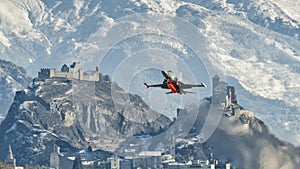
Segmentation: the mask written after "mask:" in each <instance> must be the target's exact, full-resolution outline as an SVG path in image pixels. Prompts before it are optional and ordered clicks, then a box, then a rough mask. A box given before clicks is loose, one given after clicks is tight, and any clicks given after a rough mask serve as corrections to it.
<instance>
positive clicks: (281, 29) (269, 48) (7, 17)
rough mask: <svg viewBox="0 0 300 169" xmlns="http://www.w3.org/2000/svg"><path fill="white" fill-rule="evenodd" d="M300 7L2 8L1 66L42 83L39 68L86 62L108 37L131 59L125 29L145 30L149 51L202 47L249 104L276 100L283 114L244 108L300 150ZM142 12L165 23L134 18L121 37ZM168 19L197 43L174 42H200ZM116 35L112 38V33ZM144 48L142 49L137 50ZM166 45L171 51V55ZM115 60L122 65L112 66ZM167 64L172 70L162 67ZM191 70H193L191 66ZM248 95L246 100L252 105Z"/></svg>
mask: <svg viewBox="0 0 300 169" xmlns="http://www.w3.org/2000/svg"><path fill="white" fill-rule="evenodd" d="M299 4H300V1H299V0H298V1H289V2H286V1H281V0H276V1H270V0H259V1H255V0H246V1H241V0H227V1H225V0H214V1H205V0H200V1H198V0H183V1H172V0H128V1H123V0H116V1H97V0H85V1H83V0H74V1H68V0H58V1H46V0H26V1H18V0H9V1H1V2H0V20H1V22H0V49H1V50H0V51H1V59H5V60H9V61H12V62H14V63H15V64H17V65H22V66H24V67H25V69H26V70H27V71H28V72H29V73H31V75H32V76H36V72H37V71H38V69H40V68H41V67H57V66H60V65H62V64H63V63H69V62H71V61H73V60H74V59H78V58H80V57H81V55H82V50H86V49H87V47H86V46H88V47H89V48H88V49H89V52H91V53H94V54H95V53H97V50H99V46H100V47H101V45H103V46H105V45H107V43H109V42H108V41H105V42H104V43H103V39H105V38H107V37H112V38H110V39H111V41H112V42H113V39H114V38H115V39H116V40H118V38H120V37H121V39H119V40H121V41H119V42H120V43H122V42H123V41H125V42H126V43H127V44H129V47H128V45H127V47H128V48H127V47H126V43H123V44H124V45H123V46H122V48H119V47H120V46H117V45H116V46H115V48H113V49H115V50H116V51H117V53H116V54H120V55H121V54H125V55H126V54H128V51H130V50H132V49H130V46H131V45H132V39H128V36H125V37H124V38H122V36H123V34H122V33H124V32H122V31H125V30H127V32H125V33H128V32H130V31H132V32H134V31H137V30H139V29H142V30H144V31H142V32H139V33H140V34H142V35H143V38H142V40H141V41H140V42H141V43H143V42H147V44H150V45H148V47H149V46H150V47H152V48H154V47H153V45H154V44H155V45H157V44H158V45H159V46H161V48H159V50H157V51H159V52H158V53H163V52H160V51H167V52H166V53H167V54H170V52H171V51H174V50H177V51H179V52H181V53H183V54H185V53H187V56H189V54H190V52H189V50H185V49H186V47H187V46H189V47H191V48H194V49H195V48H196V49H197V50H196V51H195V52H196V53H197V54H199V53H201V57H202V59H203V58H207V62H205V66H206V67H209V68H210V67H212V68H211V69H213V70H214V71H215V72H217V73H224V75H225V76H228V77H233V78H234V79H237V81H238V82H237V83H238V84H240V85H241V90H243V91H245V92H246V93H250V95H251V97H253V98H251V100H255V99H257V98H263V99H265V101H266V102H264V103H266V104H263V105H264V106H267V107H272V106H274V104H275V103H276V101H279V102H280V103H282V104H279V105H276V106H279V107H280V111H277V112H273V111H272V109H267V108H264V106H262V104H261V102H255V101H253V102H246V101H245V103H243V105H244V106H245V108H247V109H250V110H260V111H255V113H257V116H258V117H260V118H262V120H263V121H265V122H266V124H267V125H269V126H270V128H271V130H272V131H274V132H275V133H276V134H277V135H278V136H279V137H282V138H283V135H282V133H290V134H289V136H284V138H285V139H286V140H288V141H290V142H293V143H294V144H296V145H299V144H300V136H299V130H300V124H299V123H298V121H299V119H300V115H299V112H300V106H299V104H298V103H299V99H300V93H299V91H300V90H299V89H300V86H299V84H300V83H299V80H300V74H299V73H300V68H299V65H300V64H299V62H300V42H299V39H300V37H299V34H300V29H299V26H300V17H299V10H297V9H299ZM297 7H298V8H297ZM142 12H146V14H145V15H148V14H149V15H151V14H153V13H156V14H159V15H160V16H161V18H159V19H158V20H153V24H151V25H147V24H145V25H143V24H142V21H141V20H139V19H138V18H136V19H133V20H130V22H131V25H130V27H124V29H123V30H118V31H121V32H119V33H118V32H113V31H112V30H114V29H113V28H114V26H116V25H120V24H121V23H122V21H124V19H123V18H124V17H126V16H129V15H132V14H135V13H142ZM164 16H166V17H168V18H170V17H180V18H181V19H183V20H185V21H187V22H189V23H191V24H192V25H193V26H195V27H196V30H197V34H198V35H195V37H198V38H197V41H191V43H189V44H185V42H182V41H179V40H176V38H177V39H180V38H179V37H182V36H194V34H195V32H191V31H190V29H188V28H189V27H190V26H187V27H182V28H181V30H180V28H179V27H176V24H170V22H165V23H164V22H163V19H164ZM149 18H151V17H149ZM127 22H128V20H127ZM163 29H165V30H163ZM99 30H100V31H99ZM145 30H146V31H145ZM110 31H111V33H114V35H111V34H109V32H110ZM99 33H101V34H100V35H101V36H100V35H99ZM146 33H151V34H147V35H146ZM129 35H130V36H135V35H132V34H129ZM164 35H165V36H164ZM167 35H170V36H168V37H173V39H172V38H169V40H170V39H171V40H170V41H169V44H167V45H166V44H163V42H166V41H164V40H165V39H166V37H167ZM95 36H96V37H97V38H100V39H98V41H99V43H100V42H101V43H102V44H97V43H96V45H95V42H97V41H95V40H91V38H92V37H95ZM130 36H129V37H130ZM174 37H175V38H174ZM126 38H127V39H126ZM122 40H123V41H122ZM129 42H130V43H129ZM193 42H194V43H193ZM144 44H145V43H144ZM182 44H185V46H183V45H182ZM139 45H140V44H136V46H135V50H136V51H138V50H137V49H136V48H138V47H139ZM151 45H152V46H151ZM165 46H168V50H167V49H166V47H165ZM195 46H201V47H195ZM140 47H141V46H140ZM142 47H145V48H146V46H142ZM118 49H120V50H118ZM148 49H149V48H148ZM156 49H157V48H156ZM136 51H134V52H131V53H130V52H129V54H132V53H135V52H136ZM145 53H146V52H145ZM177 53H178V52H177ZM100 54H101V52H100ZM108 54H109V53H108ZM173 54H174V53H173ZM175 54H176V53H175ZM89 57H90V58H91V60H92V59H94V58H93V57H91V56H89ZM97 57H100V56H97ZM98 60H99V59H98ZM98 60H97V61H98ZM114 61H115V62H118V61H119V60H118V59H112V62H114ZM161 64H163V65H172V64H173V63H171V61H170V60H164V61H162V62H161ZM190 65H192V64H190ZM190 65H189V66H188V67H193V66H190ZM114 66H118V63H112V64H111V65H108V67H110V69H115V67H114ZM176 66H178V65H177V64H174V68H176ZM170 67H171V68H173V67H172V66H170ZM100 69H101V67H100ZM108 69H109V68H108ZM104 71H107V72H109V71H110V70H104ZM214 71H212V72H214ZM212 72H211V73H212ZM210 75H211V74H210ZM116 80H118V79H116ZM122 87H123V86H122ZM123 88H124V89H126V87H123ZM245 92H244V93H245ZM241 93H242V92H241ZM250 95H245V96H242V97H244V98H245V99H244V100H247V99H249V97H250ZM276 110H277V109H276ZM291 112H292V113H291ZM274 121H276V123H274ZM278 131H281V132H278Z"/></svg>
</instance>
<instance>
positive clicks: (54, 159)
mask: <svg viewBox="0 0 300 169" xmlns="http://www.w3.org/2000/svg"><path fill="white" fill-rule="evenodd" d="M53 150H54V151H53V153H51V154H50V167H51V168H54V169H60V167H59V154H60V147H59V146H57V145H54V149H53Z"/></svg>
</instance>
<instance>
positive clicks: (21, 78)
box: [0, 59, 31, 123]
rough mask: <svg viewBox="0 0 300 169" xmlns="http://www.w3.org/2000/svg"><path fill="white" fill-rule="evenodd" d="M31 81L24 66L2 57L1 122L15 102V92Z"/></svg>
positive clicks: (0, 68)
mask: <svg viewBox="0 0 300 169" xmlns="http://www.w3.org/2000/svg"><path fill="white" fill-rule="evenodd" d="M30 82H31V78H30V77H29V76H28V75H27V73H26V71H25V69H24V68H22V67H19V66H17V65H15V64H13V63H12V62H8V61H4V60H1V59H0V123H1V121H2V120H3V119H4V117H5V115H6V113H7V111H8V109H9V106H10V105H11V103H12V102H13V98H14V95H15V92H16V91H18V90H22V89H24V88H26V87H27V86H28V85H29V84H30Z"/></svg>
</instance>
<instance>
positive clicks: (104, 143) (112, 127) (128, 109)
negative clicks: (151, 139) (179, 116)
mask: <svg viewBox="0 0 300 169" xmlns="http://www.w3.org/2000/svg"><path fill="white" fill-rule="evenodd" d="M112 86H113V90H112ZM112 91H113V93H112ZM116 95H118V97H117V96H116ZM169 123H170V120H169V119H168V118H167V117H165V116H162V115H160V114H159V113H157V112H155V111H153V110H151V109H150V108H149V107H148V106H147V105H146V104H145V103H144V102H143V101H142V100H141V98H140V97H139V96H136V95H131V94H128V93H125V92H124V91H123V90H122V89H120V88H119V87H117V85H116V84H114V83H111V82H96V83H94V82H84V81H75V80H73V81H71V80H67V79H62V78H61V79H50V80H46V81H38V80H37V81H35V82H34V84H33V85H32V86H30V87H28V89H26V90H23V91H20V92H17V94H16V96H15V98H14V102H13V104H12V105H11V107H10V110H9V112H8V114H7V116H6V118H5V120H4V121H3V122H2V124H1V125H0V144H1V145H0V152H1V153H0V154H1V155H0V159H1V160H2V159H4V158H5V157H6V154H7V147H8V145H9V144H10V145H12V147H13V148H12V149H13V152H14V154H15V156H16V158H17V159H18V160H17V162H18V163H19V164H29V163H35V164H45V163H46V164H47V163H48V161H49V154H50V153H51V152H52V151H53V148H52V147H53V144H57V145H59V146H60V147H61V150H62V151H75V150H76V149H81V148H86V147H87V146H88V145H91V146H92V147H93V149H102V150H107V151H111V152H112V151H114V150H115V149H116V148H117V147H118V145H119V144H120V143H121V142H122V141H124V140H125V139H126V137H128V136H133V135H140V134H149V135H152V134H153V135H154V134H157V133H159V132H161V131H162V130H163V129H164V128H166V127H167V126H168V124H169Z"/></svg>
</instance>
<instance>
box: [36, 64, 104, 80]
mask: <svg viewBox="0 0 300 169" xmlns="http://www.w3.org/2000/svg"><path fill="white" fill-rule="evenodd" d="M53 77H64V78H68V79H77V80H84V81H99V70H98V67H96V70H95V71H89V72H84V71H83V70H82V68H81V67H80V62H74V63H73V64H72V65H70V67H68V66H67V65H66V64H64V65H63V66H62V67H61V70H60V71H57V70H56V69H55V68H42V69H41V71H40V72H38V78H40V79H42V80H45V79H50V78H53Z"/></svg>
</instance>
